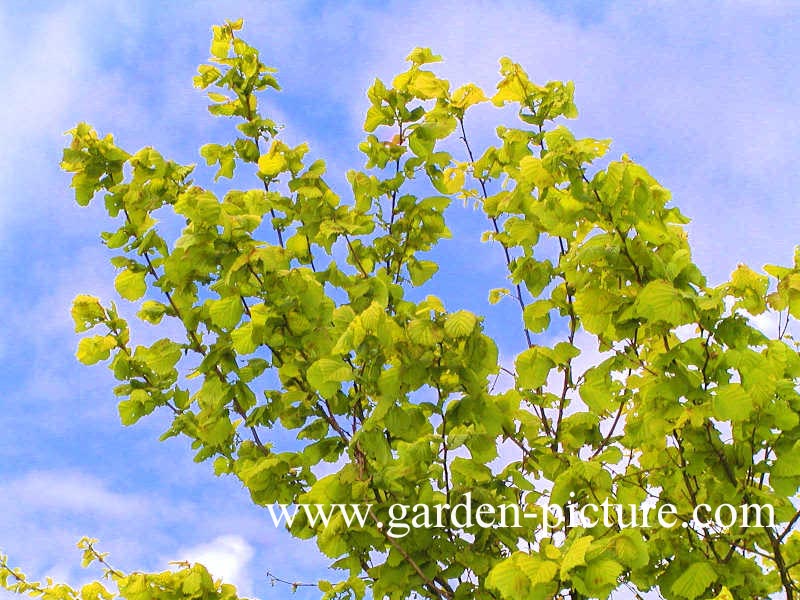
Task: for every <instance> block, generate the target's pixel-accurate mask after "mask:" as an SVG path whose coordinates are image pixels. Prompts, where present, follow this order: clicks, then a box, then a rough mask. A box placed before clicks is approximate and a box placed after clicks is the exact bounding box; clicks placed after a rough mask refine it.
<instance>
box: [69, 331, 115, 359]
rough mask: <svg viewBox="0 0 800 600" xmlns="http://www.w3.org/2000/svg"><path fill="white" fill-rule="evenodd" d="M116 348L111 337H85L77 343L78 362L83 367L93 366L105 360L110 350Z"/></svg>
mask: <svg viewBox="0 0 800 600" xmlns="http://www.w3.org/2000/svg"><path fill="white" fill-rule="evenodd" d="M116 346H117V340H116V339H114V336H113V335H94V336H91V337H85V338H83V339H82V340H81V341H80V342H78V352H77V353H76V356H77V357H78V360H79V361H81V362H82V363H83V364H85V365H93V364H95V363H97V362H99V361H101V360H106V359H107V358H108V357H109V356H110V355H111V349H112V348H115V347H116Z"/></svg>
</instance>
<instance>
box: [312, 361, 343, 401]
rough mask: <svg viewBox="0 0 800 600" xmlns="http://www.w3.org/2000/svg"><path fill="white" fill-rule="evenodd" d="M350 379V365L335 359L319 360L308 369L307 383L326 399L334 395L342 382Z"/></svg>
mask: <svg viewBox="0 0 800 600" xmlns="http://www.w3.org/2000/svg"><path fill="white" fill-rule="evenodd" d="M352 377H353V372H352V369H351V368H350V365H348V364H347V363H346V362H344V361H343V360H341V359H336V358H321V359H319V360H318V361H316V362H315V363H314V364H312V365H311V367H310V368H309V369H308V383H309V384H311V386H312V387H313V388H314V389H316V390H317V391H318V392H319V394H320V396H322V397H323V398H327V399H331V398H332V397H333V396H334V395H335V394H336V390H338V389H339V385H340V384H341V383H342V382H343V381H347V380H349V379H352Z"/></svg>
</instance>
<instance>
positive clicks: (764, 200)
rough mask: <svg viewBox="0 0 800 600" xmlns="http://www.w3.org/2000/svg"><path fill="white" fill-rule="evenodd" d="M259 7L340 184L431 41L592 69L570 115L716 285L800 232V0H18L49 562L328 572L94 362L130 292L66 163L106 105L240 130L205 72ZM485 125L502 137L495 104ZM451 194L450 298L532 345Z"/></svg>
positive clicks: (18, 256)
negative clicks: (79, 324) (87, 311)
mask: <svg viewBox="0 0 800 600" xmlns="http://www.w3.org/2000/svg"><path fill="white" fill-rule="evenodd" d="M223 5H224V7H223ZM239 17H244V19H245V33H244V36H245V37H246V38H247V39H248V40H249V41H250V42H251V43H253V44H254V45H255V46H257V47H259V48H260V49H261V50H262V56H263V58H264V59H265V62H267V63H268V64H272V65H274V66H276V67H277V68H278V69H279V70H280V71H279V74H278V75H279V80H280V82H281V84H282V86H283V88H284V91H283V92H281V93H280V94H279V95H272V96H271V97H270V99H269V106H270V108H269V110H268V112H269V113H270V114H271V116H273V118H275V120H277V121H278V122H281V123H284V124H285V125H286V130H285V133H284V137H285V138H286V139H287V140H289V141H291V142H300V141H303V140H307V141H308V142H309V143H310V145H311V147H312V150H313V152H314V154H315V155H316V156H321V157H324V158H326V159H327V161H328V165H329V173H330V181H331V183H332V184H333V185H334V186H335V187H337V188H338V189H340V190H345V189H346V188H345V187H344V186H343V185H342V182H344V175H343V174H344V172H345V170H346V169H348V168H358V167H360V166H362V164H363V161H362V159H361V158H360V157H359V155H358V153H357V151H356V146H357V143H358V141H359V140H360V138H361V137H362V135H363V133H362V132H361V124H362V123H363V114H364V111H365V110H366V107H367V101H366V97H365V95H364V91H365V89H366V87H367V86H368V85H369V84H370V82H371V81H372V79H373V78H374V77H375V76H381V77H383V78H390V77H391V76H392V75H393V74H394V73H396V72H399V71H401V70H403V69H404V68H405V67H404V63H403V59H404V57H405V56H406V54H407V53H408V51H409V50H410V49H411V48H413V47H414V46H419V45H423V46H431V47H432V48H433V49H434V50H435V51H436V52H437V53H440V54H442V55H443V56H444V57H445V59H446V61H447V62H445V63H444V64H443V65H441V66H440V67H439V70H440V72H441V73H442V74H444V75H445V76H447V77H448V78H450V79H451V81H452V82H453V83H454V84H461V83H465V82H468V81H474V82H476V83H478V84H480V85H482V86H484V88H485V89H487V90H491V89H492V88H493V85H494V82H495V81H496V71H497V59H498V58H500V57H501V56H504V55H508V56H511V57H512V58H513V59H514V60H516V61H518V62H520V63H522V64H523V65H524V66H525V67H526V68H527V69H528V72H529V73H530V75H531V77H532V78H533V79H534V80H536V81H540V82H543V81H546V80H548V79H572V80H574V81H575V84H576V102H577V104H578V108H579V111H580V113H581V116H580V118H579V119H578V120H577V121H575V122H573V123H571V125H570V126H571V127H572V128H573V130H574V131H575V132H576V133H577V134H578V135H583V136H592V137H599V138H605V137H610V138H612V139H613V140H614V143H613V145H612V149H611V156H612V157H614V158H616V157H619V155H621V154H622V153H628V154H630V155H631V157H632V158H633V159H634V160H636V161H638V162H640V163H642V164H644V165H645V166H646V167H647V168H648V169H649V170H650V171H651V173H653V174H654V175H655V176H656V177H657V178H658V179H659V180H660V181H661V182H662V183H663V184H664V185H665V186H666V187H668V188H669V189H671V190H672V192H673V198H674V201H675V203H676V204H677V205H679V206H680V207H681V208H682V210H683V212H684V213H685V214H687V215H688V216H690V217H691V218H692V219H693V221H692V224H691V225H690V226H689V232H690V239H691V242H692V244H693V247H694V252H695V259H696V260H697V262H698V263H699V264H700V266H701V267H702V268H703V270H704V271H705V272H706V273H707V274H708V275H709V277H710V279H711V281H712V282H714V283H719V282H721V281H723V280H724V278H725V277H726V276H727V275H728V273H730V271H731V270H733V269H734V268H735V267H736V264H737V263H738V262H746V263H748V264H750V265H752V266H754V267H760V266H761V265H763V264H764V263H783V264H786V263H788V262H789V261H790V260H791V257H792V251H793V247H794V245H795V244H797V243H798V242H800V227H799V226H800V204H798V201H797V197H796V191H795V187H794V183H793V182H794V179H795V173H796V165H797V157H798V156H799V155H800V119H798V117H797V113H796V111H797V107H798V105H799V104H800V67H798V58H800V38H798V37H797V24H798V22H800V20H799V19H800V5H798V4H797V3H796V2H792V1H789V0H787V1H786V2H782V1H780V0H774V1H770V0H728V1H717V2H704V3H699V2H697V3H686V2H666V1H665V2H588V1H587V2H564V3H561V2H552V3H544V2H507V3H502V4H499V3H490V2H469V1H461V2H381V3H369V2H343V1H339V2H330V3H325V2H305V3H303V2H226V3H219V2H192V3H188V2H173V3H162V2H154V1H153V2H145V1H142V2H137V3H116V2H100V1H97V2H90V1H81V0H76V1H74V2H70V3H57V2H25V3H22V2H20V3H11V2H7V3H2V4H0V56H2V57H3V60H4V65H3V74H4V78H5V85H4V93H3V98H2V101H3V106H4V110H3V113H4V115H3V118H2V119H0V139H2V142H1V143H0V164H2V165H3V166H2V169H1V170H0V225H2V227H1V228H0V268H1V269H2V279H0V310H2V314H3V315H5V318H4V319H2V320H0V360H1V361H2V365H3V368H2V370H0V397H2V399H3V400H2V407H3V408H2V410H1V411H0V436H1V437H0V549H2V550H3V551H5V552H7V553H9V554H11V555H12V559H13V561H14V562H16V563H18V564H21V565H23V566H24V567H25V568H26V569H27V570H28V571H29V572H31V573H32V574H33V575H36V576H43V575H45V574H50V575H53V576H54V577H56V578H63V579H67V580H69V581H71V582H73V583H78V582H81V581H83V580H85V579H87V578H88V577H90V576H92V575H93V574H94V573H91V572H84V571H81V570H80V569H78V568H76V567H77V565H78V564H79V561H80V557H79V554H78V552H77V551H76V550H75V549H74V545H75V542H76V541H77V539H78V538H79V537H80V536H82V535H90V536H93V537H98V538H100V539H101V542H102V543H101V547H102V549H103V550H106V551H109V552H111V553H112V560H113V562H114V563H115V564H118V565H119V566H120V568H123V569H128V570H132V569H161V568H163V567H164V566H165V564H166V561H168V560H174V559H181V558H191V559H203V560H205V561H206V562H207V563H208V564H209V565H210V566H211V567H212V569H214V570H215V571H216V573H217V574H219V575H222V576H224V577H225V578H226V579H228V580H230V581H232V582H233V583H236V584H238V585H239V586H240V587H241V588H242V591H243V592H244V593H247V594H253V595H257V596H258V597H261V598H279V597H283V594H284V593H285V592H286V590H285V589H279V588H275V589H273V588H271V587H270V586H269V584H268V582H267V581H266V578H265V576H264V573H265V572H266V571H267V570H270V571H272V572H274V573H276V574H279V575H281V576H282V577H285V578H287V579H298V580H312V581H313V580H315V579H316V578H317V577H324V576H326V570H325V565H326V561H325V560H323V559H322V558H320V557H319V556H318V554H317V553H316V549H315V547H314V545H313V543H309V542H300V541H297V540H292V539H291V538H289V536H288V535H286V534H285V533H283V532H282V531H278V530H276V529H274V528H273V527H272V525H271V523H269V522H268V521H267V516H266V514H265V513H264V512H263V511H260V510H257V509H255V508H253V507H251V505H250V503H249V501H248V498H247V495H246V493H245V492H243V490H242V489H241V487H240V486H239V485H238V484H237V483H236V482H235V481H233V480H225V479H223V480H220V479H216V478H214V477H213V475H211V474H210V465H208V464H201V465H196V464H194V463H193V462H192V461H191V453H190V451H189V449H188V446H187V444H186V443H185V442H184V441H183V440H170V441H168V442H165V443H161V444H159V443H157V441H156V438H157V437H158V435H159V434H160V432H161V431H162V430H163V427H164V423H163V421H162V420H160V419H159V418H158V417H154V418H150V419H147V420H145V421H143V422H142V423H140V424H139V426H137V427H135V428H127V429H123V428H122V427H121V426H120V425H119V420H118V416H117V412H116V406H115V402H114V399H113V397H112V395H111V392H110V390H111V387H112V385H113V382H112V379H111V377H110V375H109V374H107V373H106V369H104V368H103V367H95V368H86V367H82V366H80V365H78V364H77V362H76V361H75V359H74V350H75V344H76V342H77V337H76V336H75V335H74V333H73V332H72V323H71V320H70V318H69V306H70V303H71V300H72V298H73V297H74V296H75V295H76V294H78V293H92V294H95V295H98V296H100V297H101V298H103V299H104V300H108V299H113V298H114V292H113V287H112V280H113V270H112V267H111V266H110V265H109V264H108V263H107V256H106V254H105V253H104V251H103V249H102V247H101V246H100V245H99V243H98V239H99V238H98V234H99V231H101V230H102V229H103V227H104V224H105V221H104V220H103V215H102V212H101V210H100V206H99V205H98V206H97V207H93V208H89V209H80V208H78V207H77V206H76V205H75V203H74V201H73V199H72V195H71V193H70V190H69V189H68V187H67V186H68V183H69V177H68V176H67V175H65V174H63V173H61V172H60V171H59V169H58V162H59V159H60V153H61V148H62V147H63V145H64V144H65V143H66V138H65V137H63V135H62V134H63V132H64V131H66V130H67V129H69V128H71V127H72V126H73V125H74V124H75V123H76V122H78V121H82V120H85V121H88V122H89V123H91V124H93V125H94V126H95V127H96V128H97V129H98V130H100V131H101V132H103V133H108V132H112V133H114V135H115V137H116V139H117V141H118V143H119V144H120V145H122V146H123V147H125V148H127V149H129V150H136V149H138V148H140V147H142V146H144V145H153V146H155V147H156V148H158V149H159V150H160V151H161V152H162V153H163V154H165V155H167V156H169V157H171V158H174V159H175V160H177V161H179V162H183V163H191V162H200V159H199V156H198V155H197V148H198V147H199V146H200V145H201V144H203V143H206V142H223V143H224V142H226V141H227V140H228V138H229V137H230V135H231V124H230V123H226V122H224V121H221V120H219V119H212V118H211V116H210V115H208V113H207V111H206V100H205V98H204V96H203V94H202V93H200V92H199V91H197V90H194V89H192V87H191V77H192V76H193V74H194V72H195V68H196V66H197V65H198V64H200V63H201V62H204V61H205V60H206V59H207V55H208V42H209V35H210V27H211V25H212V24H215V23H220V22H221V21H222V20H224V19H226V18H231V19H235V18H239ZM489 118H491V115H490V116H489ZM481 126H483V127H481ZM474 128H475V139H476V140H478V142H483V143H489V142H490V132H491V121H490V120H488V119H486V120H485V121H482V120H481V119H480V118H478V119H477V120H476V122H475V124H474ZM201 173H205V174H206V175H205V176H207V172H206V171H202V170H201ZM345 198H346V197H345ZM453 210H454V212H453V214H452V215H451V216H452V219H453V223H454V231H455V233H456V235H455V238H454V239H453V240H452V241H450V242H449V243H448V244H447V245H446V247H444V248H443V250H442V253H441V254H440V256H441V257H442V258H443V259H447V258H448V257H449V259H450V265H451V266H450V267H449V268H448V269H444V270H443V272H442V273H441V274H440V276H439V277H438V278H437V279H436V280H435V281H434V285H433V288H432V291H433V292H435V293H437V294H439V295H441V296H443V297H444V298H445V299H449V300H450V302H448V304H449V305H450V304H453V303H455V304H457V303H458V302H461V303H462V304H464V305H466V306H467V307H469V308H471V309H473V310H478V311H481V312H484V313H487V314H488V315H489V317H494V318H495V319H496V321H494V324H493V322H492V321H491V320H490V321H489V326H490V330H491V331H493V332H495V333H497V334H498V336H499V338H500V345H501V350H505V351H507V352H513V350H514V342H512V341H510V340H507V341H506V340H505V339H504V337H503V336H504V335H505V333H504V330H503V327H504V321H503V320H502V319H501V316H500V313H499V312H498V311H497V310H495V311H494V312H492V311H491V310H490V309H489V308H488V307H487V306H486V302H485V296H484V295H483V293H482V292H481V293H480V294H478V293H472V292H475V288H474V287H470V286H472V283H474V281H473V280H468V281H467V282H466V283H464V282H463V281H461V280H460V279H458V274H459V269H461V268H465V269H473V270H474V271H475V273H477V274H476V275H475V277H480V276H481V275H482V274H484V275H485V274H487V273H489V272H491V270H492V269H493V268H495V267H496V266H497V265H499V264H500V262H499V260H500V257H499V256H496V257H494V258H487V260H486V262H485V263H480V264H475V263H470V262H469V260H471V259H470V258H466V259H465V256H469V257H471V256H472V255H471V254H469V253H467V252H465V249H471V248H472V247H474V246H475V244H476V243H477V242H476V241H475V240H474V239H466V238H463V237H459V235H458V234H459V233H462V234H463V233H465V232H467V231H470V227H469V226H467V225H466V224H464V223H466V222H467V221H468V220H474V219H476V218H478V215H477V214H476V213H470V212H469V211H465V210H464V209H461V208H459V207H458V205H457V204H456V205H454V209H453ZM459 211H460V212H459ZM462 224H464V225H462ZM491 254H492V253H491V252H487V256H491ZM492 261H495V262H492ZM459 282H460V287H459V285H457V284H459ZM471 282H472V283H471ZM500 283H501V282H499V281H498V283H497V285H500ZM490 287H493V286H490ZM448 294H449V296H448ZM491 328H493V329H491ZM331 576H334V575H331ZM314 596H315V594H312V595H310V596H309V597H314Z"/></svg>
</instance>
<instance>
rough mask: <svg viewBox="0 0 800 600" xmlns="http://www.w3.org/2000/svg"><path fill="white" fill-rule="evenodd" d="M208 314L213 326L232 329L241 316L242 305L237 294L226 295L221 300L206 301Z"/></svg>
mask: <svg viewBox="0 0 800 600" xmlns="http://www.w3.org/2000/svg"><path fill="white" fill-rule="evenodd" d="M208 305H209V308H208V315H209V317H210V318H211V322H212V323H213V324H214V326H215V327H218V328H220V329H233V328H234V327H236V325H238V324H239V321H240V320H241V318H242V312H243V310H244V307H243V306H242V299H241V298H240V297H239V296H228V297H227V298H222V299H221V300H209V301H208Z"/></svg>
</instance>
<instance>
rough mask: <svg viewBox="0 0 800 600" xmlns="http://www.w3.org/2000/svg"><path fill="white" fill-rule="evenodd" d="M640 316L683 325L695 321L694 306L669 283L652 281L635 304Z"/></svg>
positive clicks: (655, 320) (650, 319)
mask: <svg viewBox="0 0 800 600" xmlns="http://www.w3.org/2000/svg"><path fill="white" fill-rule="evenodd" d="M634 306H635V308H636V312H637V314H638V316H640V317H644V318H645V319H647V320H648V321H652V322H657V321H663V322H666V323H668V324H670V325H683V324H684V323H688V322H690V321H692V319H693V310H692V304H691V303H690V302H689V301H688V300H687V299H686V298H685V297H684V294H683V293H682V292H681V291H680V290H678V289H676V288H675V287H673V285H672V284H671V283H669V282H667V281H662V280H658V281H651V282H650V283H648V284H647V285H646V286H645V287H644V289H643V290H642V291H641V292H639V295H638V296H637V297H636V302H635V303H634Z"/></svg>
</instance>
